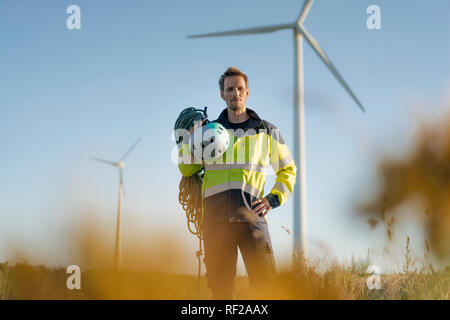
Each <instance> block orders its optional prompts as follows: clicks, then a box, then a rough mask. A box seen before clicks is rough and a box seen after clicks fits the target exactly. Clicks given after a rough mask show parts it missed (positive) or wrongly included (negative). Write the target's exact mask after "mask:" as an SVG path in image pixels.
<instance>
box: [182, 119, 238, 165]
mask: <svg viewBox="0 0 450 320" xmlns="http://www.w3.org/2000/svg"><path fill="white" fill-rule="evenodd" d="M229 144H230V135H229V134H228V131H227V129H225V128H224V126H222V125H221V124H220V123H218V122H209V123H208V124H205V125H204V126H202V127H200V128H198V129H196V130H195V131H194V132H193V133H192V134H191V136H190V138H189V145H190V146H191V152H192V154H193V155H194V157H195V158H196V159H197V160H200V161H201V160H206V161H208V160H214V159H217V158H220V157H221V156H222V155H223V154H224V153H225V151H226V150H227V149H228V145H229Z"/></svg>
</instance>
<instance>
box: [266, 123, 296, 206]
mask: <svg viewBox="0 0 450 320" xmlns="http://www.w3.org/2000/svg"><path fill="white" fill-rule="evenodd" d="M269 135H270V153H269V156H270V164H271V165H272V168H273V170H274V171H275V173H276V175H277V179H276V181H275V185H274V186H273V188H272V190H271V191H270V193H269V194H268V195H267V196H266V197H265V198H266V199H267V200H268V201H269V203H270V206H271V207H272V208H276V207H279V206H280V205H282V204H284V203H285V202H286V201H287V199H288V198H289V197H290V196H291V194H292V192H293V191H294V184H295V178H296V175H297V167H296V165H295V163H294V159H293V158H292V155H291V153H290V151H289V149H288V147H287V145H286V143H285V142H284V140H283V138H282V137H281V134H280V132H279V130H278V129H277V128H275V127H274V128H273V129H271V130H270V132H269Z"/></svg>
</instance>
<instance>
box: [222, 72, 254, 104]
mask: <svg viewBox="0 0 450 320" xmlns="http://www.w3.org/2000/svg"><path fill="white" fill-rule="evenodd" d="M220 96H221V97H222V99H223V100H225V102H226V103H227V106H228V108H230V109H231V110H233V111H241V110H244V109H245V103H246V101H247V98H248V88H247V86H246V85H245V80H244V78H242V77H241V76H231V77H226V78H225V81H224V90H223V91H220Z"/></svg>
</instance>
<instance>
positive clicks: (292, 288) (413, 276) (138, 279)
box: [0, 263, 450, 300]
mask: <svg viewBox="0 0 450 320" xmlns="http://www.w3.org/2000/svg"><path fill="white" fill-rule="evenodd" d="M317 267H318V266H316V267H309V266H308V267H306V266H302V265H300V266H297V267H293V268H290V269H286V270H284V271H283V270H281V271H280V272H279V273H278V275H277V277H276V279H275V281H274V283H271V284H268V286H267V289H266V290H264V292H258V293H254V292H252V291H251V290H250V288H249V285H248V279H247V278H246V277H237V278H236V283H235V290H234V295H235V298H236V299H449V292H450V272H449V270H447V271H434V270H433V271H430V272H427V273H424V272H417V271H413V272H407V273H397V274H390V275H381V276H380V277H381V289H373V290H369V289H368V288H367V286H366V280H367V278H368V277H369V276H370V275H368V274H366V273H365V270H363V269H362V268H357V267H355V266H350V267H344V266H341V265H338V264H336V263H335V264H333V265H330V266H329V267H328V268H327V270H326V271H324V272H318V271H317ZM363 267H364V268H365V266H363ZM69 276H70V274H67V273H66V270H65V269H64V268H50V267H45V266H32V265H30V264H28V263H16V264H14V265H10V264H9V263H2V264H0V299H157V300H158V299H169V300H178V299H188V300H190V299H194V300H195V299H210V293H209V290H208V288H207V283H206V279H205V277H204V276H202V278H201V281H200V290H199V291H197V277H196V276H193V275H181V274H175V273H168V272H162V271H127V270H125V271H122V272H121V273H120V274H114V273H113V272H112V271H111V270H109V271H108V270H86V271H83V270H81V290H76V289H74V290H69V289H67V287H66V280H67V278H68V277H69Z"/></svg>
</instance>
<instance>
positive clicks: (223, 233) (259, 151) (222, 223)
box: [179, 67, 297, 299]
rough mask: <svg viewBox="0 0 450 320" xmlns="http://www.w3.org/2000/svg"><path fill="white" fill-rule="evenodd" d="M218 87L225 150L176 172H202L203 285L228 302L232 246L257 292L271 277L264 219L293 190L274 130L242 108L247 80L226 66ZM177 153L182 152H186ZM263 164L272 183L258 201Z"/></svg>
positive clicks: (289, 163) (290, 166) (289, 165)
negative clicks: (227, 141)
mask: <svg viewBox="0 0 450 320" xmlns="http://www.w3.org/2000/svg"><path fill="white" fill-rule="evenodd" d="M219 87H220V96H221V97H222V99H223V100H224V101H225V102H226V104H227V109H224V110H223V111H222V113H221V114H220V116H219V118H218V119H217V120H215V122H218V123H220V124H222V125H223V126H224V127H225V128H226V129H227V130H228V132H229V133H230V144H229V147H228V149H227V150H226V152H225V153H224V154H223V157H222V158H220V159H216V160H214V161H204V162H203V163H202V164H199V163H196V164H193V163H191V164H185V163H181V164H179V168H180V171H181V173H182V174H183V175H184V176H190V175H193V174H194V173H196V172H198V171H200V170H201V169H202V168H204V169H205V174H204V177H203V182H202V198H203V219H202V220H203V223H202V228H203V235H204V247H205V263H206V270H207V278H208V285H209V287H210V289H211V291H212V294H213V298H214V299H231V298H232V297H233V295H232V294H233V287H234V278H235V275H236V262H237V253H238V247H239V249H240V251H241V254H242V258H243V261H244V264H245V267H246V270H247V273H248V277H249V280H250V285H251V287H252V289H254V290H256V291H258V290H260V289H262V288H263V287H264V284H265V283H266V282H267V280H268V279H269V278H270V277H271V276H272V275H274V273H275V262H274V259H273V251H272V245H271V241H270V236H269V232H268V226H267V220H266V218H265V216H266V215H267V213H268V212H269V211H270V210H272V209H274V208H276V207H278V206H280V205H281V204H283V203H285V202H286V201H287V199H288V198H289V196H290V195H291V193H292V192H293V188H294V184H295V176H296V171H297V168H296V166H295V164H294V161H293V158H292V156H291V154H290V152H289V150H288V148H287V146H286V144H285V142H284V141H283V139H282V138H281V135H280V134H279V131H278V129H277V128H276V127H275V126H274V125H273V124H271V123H269V122H267V121H265V120H261V119H260V118H259V116H258V115H257V114H256V112H255V111H253V110H251V109H249V108H247V107H246V101H247V98H248V96H249V87H248V78H247V76H246V75H245V74H244V73H243V72H241V71H240V70H238V69H236V68H233V67H230V68H228V69H227V70H226V71H225V73H224V74H223V75H222V76H221V77H220V80H219ZM183 150H184V152H187V151H186V148H183ZM269 163H270V164H271V165H272V167H273V169H274V171H275V173H276V175H277V179H276V183H275V185H274V186H273V188H272V190H271V192H270V193H269V194H268V195H266V196H265V197H264V184H265V180H266V175H267V174H266V170H267V167H268V164H269ZM256 293H257V292H256Z"/></svg>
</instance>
